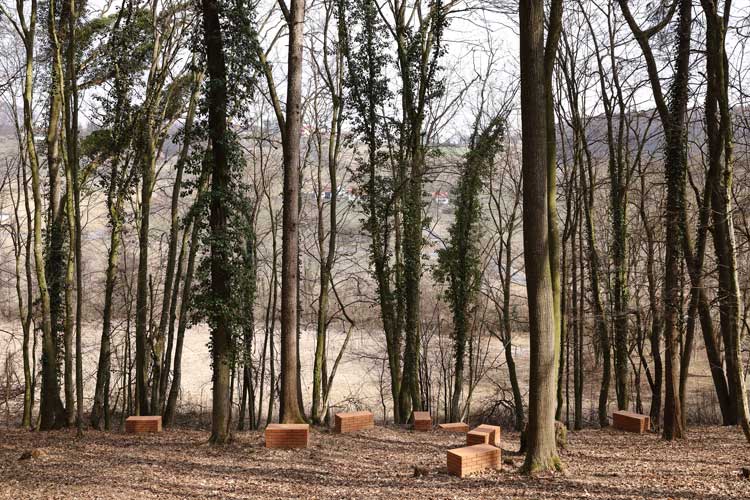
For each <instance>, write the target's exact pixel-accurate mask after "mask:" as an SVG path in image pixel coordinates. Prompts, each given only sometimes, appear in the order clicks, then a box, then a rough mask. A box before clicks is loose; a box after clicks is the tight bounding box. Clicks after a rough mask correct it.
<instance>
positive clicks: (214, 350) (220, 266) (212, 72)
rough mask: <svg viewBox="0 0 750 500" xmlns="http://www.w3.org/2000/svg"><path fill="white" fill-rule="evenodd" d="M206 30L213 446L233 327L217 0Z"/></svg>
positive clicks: (208, 8)
mask: <svg viewBox="0 0 750 500" xmlns="http://www.w3.org/2000/svg"><path fill="white" fill-rule="evenodd" d="M201 7H202V13H203V33H204V43H205V50H206V67H207V72H208V78H209V82H208V86H207V87H208V90H207V94H208V95H207V101H208V133H209V139H210V141H211V143H210V147H211V154H212V163H211V195H210V196H211V197H210V215H209V226H210V235H211V236H210V242H211V244H210V257H209V262H210V273H211V284H210V290H211V298H212V302H214V303H215V304H216V305H215V306H214V307H212V309H213V310H212V311H210V313H209V314H210V317H211V322H210V323H211V357H212V363H213V391H212V395H213V409H212V415H211V438H210V442H211V443H213V444H224V443H226V442H227V441H229V439H230V437H231V435H230V428H229V424H230V421H231V414H232V407H231V401H230V393H231V385H230V374H231V365H232V362H231V359H232V356H231V349H232V347H231V345H232V344H231V335H232V334H231V331H230V325H229V314H231V313H230V312H229V311H227V310H226V308H227V305H228V304H229V301H230V298H231V297H230V296H231V289H230V286H229V280H230V276H231V272H232V271H231V269H230V264H229V252H230V249H229V241H228V240H227V236H228V234H227V219H228V215H229V214H228V212H229V207H228V205H229V201H228V197H229V196H231V192H230V182H231V178H230V166H229V158H228V142H229V140H230V139H229V137H228V135H227V84H228V82H227V70H226V63H225V60H224V41H223V36H222V31H221V24H220V15H219V13H220V7H219V4H218V2H217V1H216V0H202V2H201Z"/></svg>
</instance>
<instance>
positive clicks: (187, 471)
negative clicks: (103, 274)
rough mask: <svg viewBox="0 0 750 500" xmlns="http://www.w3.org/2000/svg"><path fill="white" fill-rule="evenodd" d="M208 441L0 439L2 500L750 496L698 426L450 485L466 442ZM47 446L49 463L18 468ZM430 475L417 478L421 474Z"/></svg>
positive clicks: (68, 434)
mask: <svg viewBox="0 0 750 500" xmlns="http://www.w3.org/2000/svg"><path fill="white" fill-rule="evenodd" d="M207 439H208V434H207V433H206V432H201V431H193V430H183V429H173V430H168V431H165V432H163V433H162V434H158V435H138V436H133V435H125V434H120V433H114V432H113V433H104V432H93V431H90V432H87V433H86V435H85V437H84V438H83V439H81V440H78V439H76V437H75V432H73V431H60V432H50V433H29V432H24V431H19V430H10V431H8V430H6V431H0V498H10V499H27V498H28V499H34V498H64V499H72V498H85V499H93V498H102V499H104V498H107V499H109V498H113V499H151V498H160V499H178V498H179V499H204V498H227V499H239V498H253V499H255V498H335V499H340V498H421V499H430V498H434V499H443V498H472V499H477V498H549V499H557V498H612V499H635V498H638V499H644V498H645V499H667V498H671V499H678V498H679V499H695V498H701V499H708V500H718V499H723V498H750V480H745V479H743V478H741V477H740V469H741V468H742V467H750V448H748V446H747V445H745V444H744V442H743V439H742V435H741V433H740V432H739V431H738V430H737V429H733V428H730V429H726V428H719V427H705V428H691V430H690V434H689V437H688V439H686V440H683V441H680V442H676V443H667V442H664V441H662V440H660V439H659V437H658V436H657V435H654V434H646V435H640V436H639V435H634V434H625V433H621V432H618V431H614V430H609V429H608V430H603V431H599V430H586V431H582V432H575V433H570V434H569V438H568V441H569V444H568V448H567V450H565V451H564V452H563V454H562V458H563V461H564V463H565V465H566V471H565V473H563V474H555V475H551V474H548V475H542V476H538V477H534V478H529V477H526V476H523V475H520V474H519V473H518V470H517V466H519V465H520V463H521V461H522V458H521V457H519V456H517V455H515V454H512V453H511V452H509V450H515V449H517V447H518V436H517V435H516V434H508V435H505V436H503V448H504V449H505V450H504V452H503V459H504V461H507V459H512V461H513V465H509V464H507V463H505V464H503V470H502V471H491V472H485V473H482V474H479V475H476V476H472V477H469V478H465V479H458V478H456V477H452V476H449V475H448V474H447V473H446V469H445V460H446V458H445V452H446V450H447V449H449V448H452V447H455V446H459V445H461V444H462V441H463V435H456V434H446V433H442V432H439V431H435V432H431V433H416V432H412V431H408V430H404V429H399V428H392V427H389V428H384V427H377V428H375V429H372V430H368V431H363V432H359V433H356V434H350V435H336V434H331V433H328V432H327V431H319V430H314V431H313V433H312V436H311V446H310V448H308V449H305V450H294V451H281V450H268V449H265V448H264V447H263V437H262V434H261V433H259V432H242V433H238V434H237V435H236V438H235V441H234V442H233V443H232V444H231V445H228V446H226V447H222V448H215V447H210V446H208V445H207V444H206V441H207ZM35 448H42V449H43V450H44V452H46V456H44V454H43V456H41V457H39V458H32V459H28V460H19V458H20V457H21V455H22V454H23V453H24V452H25V451H30V450H32V449H35ZM415 466H417V467H420V468H424V469H426V471H427V474H426V475H425V476H421V477H414V476H415V474H414V467H415Z"/></svg>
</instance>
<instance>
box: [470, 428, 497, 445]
mask: <svg viewBox="0 0 750 500" xmlns="http://www.w3.org/2000/svg"><path fill="white" fill-rule="evenodd" d="M491 435H492V433H491V432H490V431H485V430H477V429H474V430H473V431H469V432H467V433H466V446H473V445H475V444H489V445H491V444H492V443H490V438H491V437H492V436H491Z"/></svg>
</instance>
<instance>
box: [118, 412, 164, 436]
mask: <svg viewBox="0 0 750 500" xmlns="http://www.w3.org/2000/svg"><path fill="white" fill-rule="evenodd" d="M125 432H127V433H128V434H141V433H144V432H161V415H155V416H132V417H128V418H127V419H126V420H125Z"/></svg>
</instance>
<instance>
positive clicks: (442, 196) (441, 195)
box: [432, 191, 450, 205]
mask: <svg viewBox="0 0 750 500" xmlns="http://www.w3.org/2000/svg"><path fill="white" fill-rule="evenodd" d="M432 201H434V202H435V203H436V204H438V205H447V204H448V203H450V198H449V197H448V193H447V192H446V191H435V192H434V193H432Z"/></svg>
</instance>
